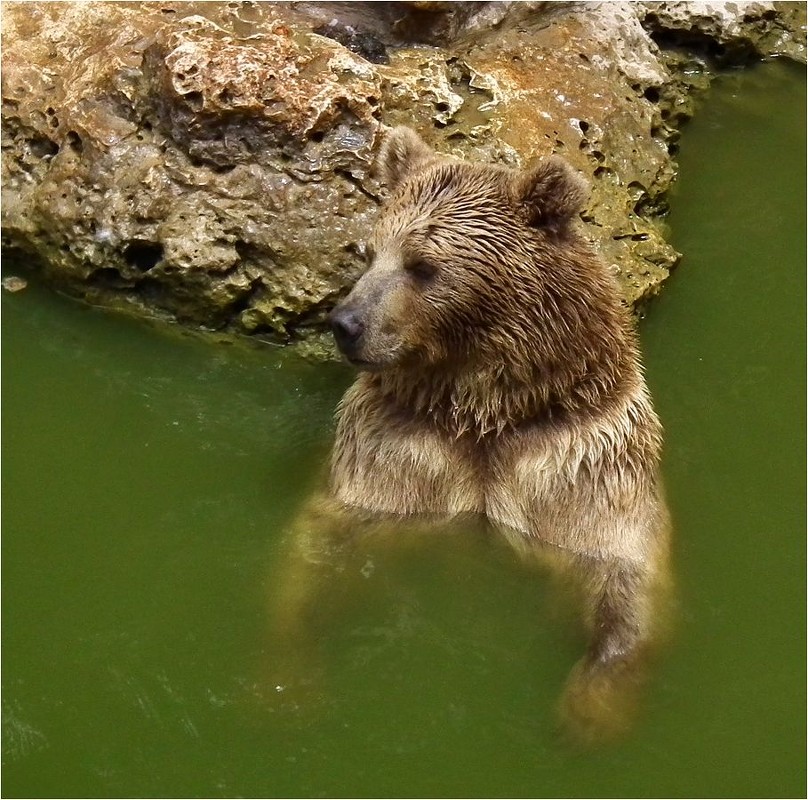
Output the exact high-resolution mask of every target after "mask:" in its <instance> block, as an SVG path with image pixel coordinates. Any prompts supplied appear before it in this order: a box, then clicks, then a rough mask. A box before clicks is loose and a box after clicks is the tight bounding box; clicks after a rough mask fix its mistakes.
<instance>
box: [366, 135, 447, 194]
mask: <svg viewBox="0 0 808 800" xmlns="http://www.w3.org/2000/svg"><path fill="white" fill-rule="evenodd" d="M436 155H437V154H436V153H435V151H434V150H432V149H431V148H430V147H429V145H428V144H426V143H425V142H424V140H423V139H421V137H420V136H419V135H418V134H417V133H416V132H415V131H414V130H411V129H410V128H406V127H404V126H403V125H399V126H398V127H397V128H393V130H391V131H390V133H388V134H387V136H386V137H385V140H384V141H383V142H382V146H381V148H380V150H379V155H378V156H377V158H376V169H377V170H378V172H379V175H380V177H381V178H382V180H383V181H384V182H385V183H386V184H387V185H388V186H389V187H390V188H391V189H395V188H396V186H398V185H399V184H400V183H401V182H402V181H403V180H404V178H406V177H407V175H408V174H409V173H411V172H412V171H413V170H414V169H417V168H418V167H421V166H423V165H424V164H425V163H426V162H427V161H430V160H431V159H433V158H435V157H436Z"/></svg>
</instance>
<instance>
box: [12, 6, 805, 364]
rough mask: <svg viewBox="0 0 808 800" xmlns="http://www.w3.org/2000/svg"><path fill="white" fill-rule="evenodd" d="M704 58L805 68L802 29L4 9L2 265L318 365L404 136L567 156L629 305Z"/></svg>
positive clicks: (653, 13) (330, 12)
mask: <svg viewBox="0 0 808 800" xmlns="http://www.w3.org/2000/svg"><path fill="white" fill-rule="evenodd" d="M795 7H798V8H795ZM800 8H801V9H802V12H801V13H802V16H800V13H799V11H800ZM415 41H418V42H430V43H431V44H432V46H424V45H423V44H420V45H417V46H416V45H414V44H413V43H414V42H415ZM436 44H439V45H440V46H434V45H436ZM711 52H712V53H713V55H717V56H720V57H721V58H722V59H723V60H724V61H731V60H733V59H736V60H737V59H741V60H743V59H747V58H750V57H764V56H769V55H775V54H778V55H786V56H789V57H791V58H797V59H799V58H802V59H804V54H805V43H804V8H802V4H793V3H792V4H789V3H784V4H778V3H628V2H626V3H619V2H618V3H584V4H578V3H540V2H526V3H512V2H491V3H421V2H415V3H406V4H386V3H377V4H361V3H360V4H350V3H328V4H317V3H295V4H274V3H246V2H244V3H201V4H197V3H157V2H153V3H114V2H96V3H71V2H67V3H40V2H31V3H17V4H8V5H7V6H5V7H4V13H3V48H2V58H3V73H2V77H3V87H2V97H3V127H2V136H3V150H4V158H3V162H2V171H3V203H2V225H3V244H4V246H5V247H7V248H9V249H10V252H11V254H12V255H13V256H14V258H15V259H16V260H17V261H20V260H21V259H25V258H27V259H29V260H30V261H31V262H32V263H34V264H35V265H36V266H37V267H38V268H40V269H41V271H42V272H43V274H44V275H46V276H47V278H48V279H49V280H51V281H52V282H54V283H57V284H59V285H60V286H62V287H64V288H66V289H67V290H69V291H71V292H73V293H74V294H77V295H79V296H81V297H84V298H86V299H88V300H90V301H92V302H98V303H104V304H107V305H109V304H118V305H123V306H126V307H130V308H134V309H136V310H137V311H139V312H144V313H150V314H154V313H158V314H162V315H164V316H166V317H168V318H170V319H175V320H179V321H181V322H184V323H187V324H190V325H194V326H202V327H205V328H208V329H217V330H227V331H231V332H234V333H239V334H248V335H252V336H256V337H262V338H268V339H271V340H273V341H280V342H288V341H301V340H306V341H307V342H308V347H309V350H310V351H313V352H316V353H318V354H321V355H322V354H323V353H325V352H326V351H327V349H328V347H327V345H326V346H325V347H323V346H322V342H323V339H322V338H321V337H320V333H321V331H322V330H323V323H324V318H325V314H326V313H327V311H328V310H329V309H330V308H331V306H332V305H333V304H334V303H335V302H336V300H337V299H338V298H339V297H340V296H341V295H342V293H344V292H345V291H346V290H347V287H348V286H349V285H350V284H351V283H353V281H354V280H355V279H356V277H357V276H358V275H359V274H360V272H361V270H362V268H363V255H364V253H363V241H364V238H365V236H366V235H367V232H368V230H369V228H370V226H371V225H372V223H373V220H374V218H375V215H376V209H377V204H378V202H379V200H380V198H381V196H382V194H381V192H382V189H381V187H380V186H379V185H378V183H377V182H376V180H375V178H374V177H373V175H372V174H371V166H372V162H373V157H374V153H375V150H376V148H377V147H378V144H379V141H380V140H381V137H382V136H383V134H384V130H385V129H386V126H391V125H395V124H400V123H404V124H409V125H411V126H413V127H414V128H416V129H417V130H418V131H419V132H420V133H421V134H422V135H423V136H424V138H425V139H427V140H428V141H429V142H430V143H431V144H432V145H433V146H435V147H436V148H438V149H439V150H442V151H444V152H447V153H450V154H454V155H456V156H459V157H463V158H469V159H477V160H484V161H500V162H502V163H506V164H510V165H514V166H516V165H522V164H525V163H527V162H528V161H530V160H531V159H532V158H535V157H537V156H543V155H546V154H549V153H551V152H557V153H560V154H561V155H563V156H564V157H565V158H567V159H568V160H569V161H570V162H571V163H572V164H573V165H574V166H575V167H576V168H577V169H578V170H579V171H580V172H581V173H582V174H584V175H585V176H586V177H587V178H588V179H589V180H590V182H591V185H592V198H591V201H590V203H589V207H588V208H587V209H586V211H585V213H584V214H583V216H582V219H583V222H584V226H583V227H584V229H585V232H586V233H587V235H588V236H589V237H590V239H591V240H592V241H593V243H594V244H595V246H596V247H597V248H598V249H599V250H600V251H601V253H602V254H603V255H604V257H605V258H606V259H607V261H608V262H609V263H610V264H611V265H612V267H613V270H614V272H615V274H616V275H618V277H619V279H620V281H621V284H622V286H623V288H624V292H625V296H626V299H627V301H628V302H631V303H634V304H640V303H642V302H643V301H644V300H646V299H647V298H648V297H650V296H652V295H653V294H654V293H655V292H656V291H657V290H658V288H659V286H660V285H661V283H662V281H663V280H664V279H665V277H666V276H667V274H668V272H669V270H670V269H671V268H672V267H673V266H674V265H675V263H676V261H677V259H678V254H677V253H676V252H675V251H674V250H673V249H672V248H671V247H670V245H669V244H668V243H667V242H666V241H665V229H664V222H663V220H662V218H663V217H664V213H665V211H666V208H667V206H666V200H665V196H666V193H667V191H668V189H669V187H670V185H671V182H672V181H673V179H674V177H675V164H674V162H673V160H672V156H673V155H675V151H676V138H677V136H678V130H679V127H680V126H681V124H682V123H683V122H684V121H685V120H686V119H687V118H688V117H689V116H690V115H692V113H693V103H692V97H693V91H694V89H698V88H702V87H704V86H706V85H707V83H708V82H709V75H710V69H709V67H708V61H707V60H706V59H707V56H709V54H710V53H711ZM705 54H706V55H705Z"/></svg>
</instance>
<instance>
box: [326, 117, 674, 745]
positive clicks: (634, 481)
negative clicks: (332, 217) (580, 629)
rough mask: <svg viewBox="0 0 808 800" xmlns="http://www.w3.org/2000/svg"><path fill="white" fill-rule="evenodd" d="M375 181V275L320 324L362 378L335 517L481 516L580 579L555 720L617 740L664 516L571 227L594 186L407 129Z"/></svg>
mask: <svg viewBox="0 0 808 800" xmlns="http://www.w3.org/2000/svg"><path fill="white" fill-rule="evenodd" d="M378 168H379V171H380V173H381V177H382V179H383V180H384V182H385V183H386V184H387V186H388V188H389V190H390V195H389V198H388V200H387V202H386V203H385V204H384V205H383V207H382V209H381V213H380V217H379V219H378V222H377V224H376V227H375V230H374V232H373V234H372V236H371V237H370V240H369V242H368V244H367V254H368V269H367V271H366V273H365V274H364V275H363V276H362V277H361V278H360V279H359V281H358V282H357V284H356V285H355V287H354V288H353V289H352V291H351V292H350V294H349V295H348V296H347V297H346V298H345V299H344V300H343V301H342V302H341V303H340V304H339V305H338V306H337V308H335V309H334V311H333V313H332V317H331V321H332V326H333V329H334V333H335V337H336V339H337V343H338V345H339V346H340V349H341V350H342V351H343V353H344V354H345V356H346V357H347V359H348V360H349V361H350V362H352V363H353V364H355V365H356V366H357V367H359V368H360V370H361V372H360V374H359V376H358V378H357V380H356V382H355V383H354V384H353V386H352V387H350V389H349V390H348V391H347V393H346V394H345V397H344V398H343V400H342V402H341V404H340V407H339V410H338V425H337V434H336V442H335V445H334V449H333V455H332V462H331V476H330V490H329V491H330V500H329V502H330V503H333V504H334V507H335V508H336V509H337V513H338V514H339V515H340V516H341V518H342V519H343V521H344V520H345V519H350V518H351V516H352V514H355V515H356V518H357V519H360V518H361V519H364V520H367V519H372V518H374V517H377V518H381V517H386V518H390V517H391V516H392V517H393V518H408V519H412V518H419V517H422V516H423V517H425V518H428V519H435V518H448V517H455V516H457V515H462V514H478V515H485V516H486V517H487V518H488V520H489V521H490V522H491V523H492V524H493V525H494V526H495V527H496V528H498V529H500V530H501V531H502V532H503V533H504V534H505V535H506V537H507V538H508V539H509V540H510V541H511V542H512V543H513V544H514V546H515V547H516V549H517V550H519V551H520V552H523V553H526V552H539V553H541V555H540V556H539V558H540V559H541V560H544V561H553V562H554V563H555V565H556V566H557V567H558V569H559V570H561V571H565V572H567V573H569V572H573V573H575V574H576V575H577V576H578V578H579V583H580V584H581V586H582V587H583V591H584V595H585V598H586V617H587V619H588V622H589V625H590V628H591V631H592V635H591V644H590V648H589V652H588V654H587V655H586V657H585V658H583V659H582V661H581V662H580V663H579V664H578V665H577V667H576V669H575V670H574V671H573V675H572V676H571V678H570V682H569V684H568V687H567V691H566V693H565V695H564V706H565V712H566V714H567V719H568V720H572V721H573V727H576V726H577V728H578V731H579V732H581V731H583V732H584V735H588V733H587V731H588V730H589V728H591V729H593V730H594V733H593V735H594V736H599V735H600V731H602V730H609V729H617V728H619V727H620V725H621V724H622V723H621V722H620V721H619V719H620V718H621V715H622V714H623V712H624V711H625V708H624V707H625V706H626V704H627V703H626V702H625V697H626V696H628V695H630V694H631V689H630V688H627V687H633V686H635V685H636V683H637V675H639V674H640V673H641V669H640V666H639V665H640V663H641V661H642V659H643V653H644V652H645V650H646V649H647V645H648V643H649V642H650V641H651V640H652V638H653V629H654V619H655V617H656V613H657V611H656V607H655V606H654V598H655V587H657V586H658V585H661V584H662V583H664V582H665V581H664V577H665V575H666V563H667V550H668V522H667V513H666V509H665V504H664V501H663V498H662V493H661V487H660V479H659V458H660V448H661V429H660V424H659V421H658V419H657V416H656V414H655V413H654V410H653V407H652V404H651V400H650V398H649V394H648V391H647V388H646V384H645V380H644V377H643V371H642V367H641V364H640V357H639V351H638V346H637V341H636V336H635V333H634V329H633V325H632V320H631V318H630V314H629V312H628V310H627V309H626V307H625V306H624V304H623V303H622V302H621V300H620V296H619V292H618V289H617V287H616V285H615V282H614V280H613V278H612V276H611V275H610V273H609V271H608V269H607V267H606V265H605V264H604V263H603V262H602V261H601V260H600V258H599V257H598V256H597V255H596V254H595V253H594V252H593V250H592V248H591V247H590V245H589V244H588V243H587V242H586V240H585V239H584V238H583V237H582V235H581V234H580V233H579V232H578V230H577V228H576V217H577V215H578V212H579V211H580V210H581V208H582V206H583V204H584V202H585V200H586V197H587V188H586V185H585V183H584V182H583V181H582V180H581V179H580V178H578V177H577V175H576V174H575V173H574V172H573V170H572V169H571V168H570V167H569V166H568V165H567V164H566V163H565V162H564V161H563V160H561V159H559V158H557V157H550V158H546V159H544V160H542V161H540V162H538V163H537V164H536V165H535V166H533V167H531V168H528V169H524V170H514V169H509V168H506V167H502V166H494V165H480V164H470V163H466V162H463V161H459V160H456V159H453V158H449V157H445V156H441V155H439V154H438V153H436V152H435V151H434V150H432V149H431V148H429V147H428V146H427V145H426V144H425V143H424V142H423V141H422V140H421V139H420V138H419V137H418V135H417V134H415V133H414V132H413V131H411V130H410V129H408V128H403V127H401V128H395V129H393V130H392V132H390V133H389V134H388V136H387V138H386V140H385V141H384V143H383V146H382V148H381V151H380V155H379V159H378ZM343 524H344V523H343ZM348 524H349V523H348Z"/></svg>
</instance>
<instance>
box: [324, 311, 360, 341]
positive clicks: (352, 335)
mask: <svg viewBox="0 0 808 800" xmlns="http://www.w3.org/2000/svg"><path fill="white" fill-rule="evenodd" d="M329 320H330V322H331V330H332V331H333V333H334V338H335V339H336V340H337V346H338V347H339V349H340V350H342V351H343V352H348V351H350V350H351V349H352V348H353V346H354V345H355V344H356V343H357V341H359V337H360V336H361V335H362V331H364V330H365V324H364V323H363V322H362V320H360V319H359V317H358V316H357V315H356V314H355V313H354V312H353V311H350V310H347V309H346V310H341V309H339V308H335V309H334V310H333V311H332V312H331V316H330V318H329Z"/></svg>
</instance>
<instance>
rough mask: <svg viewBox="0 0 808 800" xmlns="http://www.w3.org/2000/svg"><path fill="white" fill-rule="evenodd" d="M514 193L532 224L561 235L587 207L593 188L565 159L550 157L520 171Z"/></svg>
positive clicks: (515, 182)
mask: <svg viewBox="0 0 808 800" xmlns="http://www.w3.org/2000/svg"><path fill="white" fill-rule="evenodd" d="M511 192H512V196H513V199H514V202H515V203H516V205H517V207H519V208H520V210H522V212H523V213H524V214H525V216H526V217H527V221H528V224H529V225H532V226H533V227H537V228H538V227H546V228H549V229H550V230H553V231H556V232H560V231H561V230H562V229H563V228H564V227H565V226H566V224H567V223H568V222H569V221H570V219H572V217H573V216H574V215H575V214H577V213H578V212H579V211H580V210H581V209H582V208H583V207H584V203H585V202H586V198H587V196H588V194H589V187H588V186H587V184H586V181H584V179H583V178H580V177H579V176H578V175H577V173H575V172H574V171H573V169H572V167H571V166H570V165H569V164H567V162H566V161H564V159H562V158H559V157H558V156H550V157H549V158H545V159H544V160H543V161H540V162H539V163H538V164H536V165H535V166H534V167H531V168H529V169H526V170H524V171H523V172H520V173H519V174H518V175H517V176H516V177H515V178H514V179H513V183H512V185H511Z"/></svg>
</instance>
